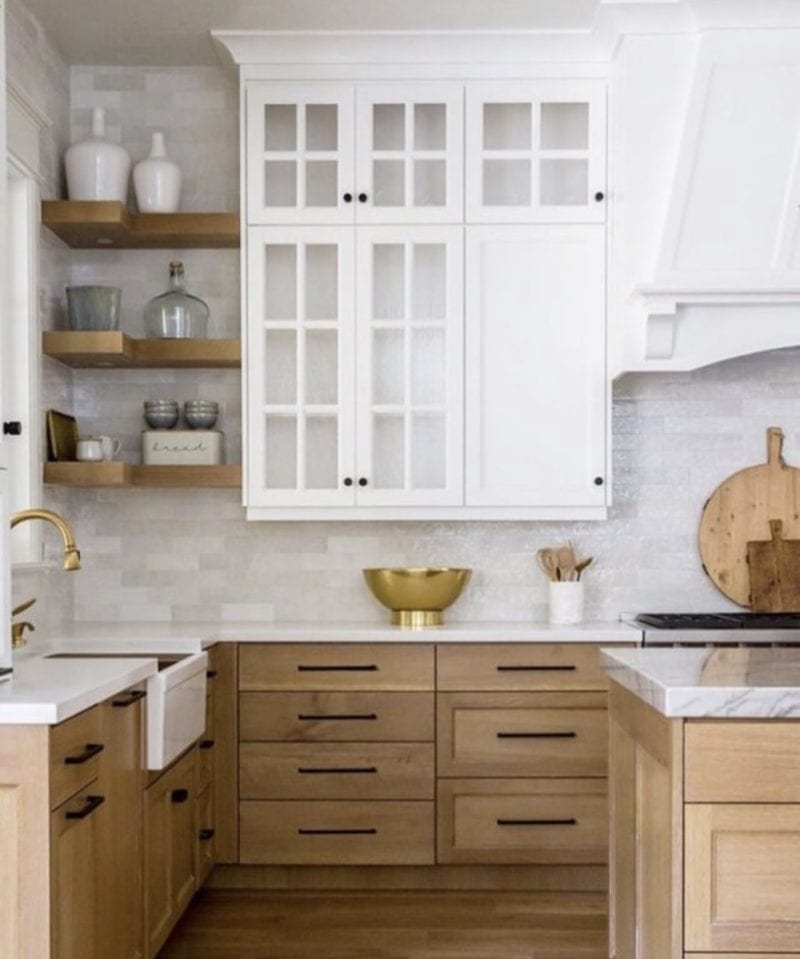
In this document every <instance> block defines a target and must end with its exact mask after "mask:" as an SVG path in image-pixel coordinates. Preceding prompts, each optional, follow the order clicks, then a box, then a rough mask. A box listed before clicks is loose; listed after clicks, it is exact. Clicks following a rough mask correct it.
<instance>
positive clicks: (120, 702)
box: [111, 689, 147, 709]
mask: <svg viewBox="0 0 800 959" xmlns="http://www.w3.org/2000/svg"><path fill="white" fill-rule="evenodd" d="M146 695H147V694H146V693H145V691H144V690H143V689H132V690H131V691H130V692H129V693H128V696H127V698H126V699H112V700H111V705H112V706H114V707H116V708H117V709H125V708H126V707H128V706H133V704H134V703H138V702H139V700H140V699H144V697H145V696H146Z"/></svg>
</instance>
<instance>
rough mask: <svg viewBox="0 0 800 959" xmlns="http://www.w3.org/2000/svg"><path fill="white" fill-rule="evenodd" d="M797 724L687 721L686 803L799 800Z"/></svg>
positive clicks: (799, 753) (799, 760)
mask: <svg viewBox="0 0 800 959" xmlns="http://www.w3.org/2000/svg"><path fill="white" fill-rule="evenodd" d="M797 732H798V727H797V723H796V722H781V721H780V720H772V719H771V720H769V721H768V722H747V721H743V720H742V721H740V720H730V719H724V720H720V721H719V722H709V721H706V722H687V723H686V726H685V733H684V735H685V744H686V745H685V776H686V787H685V788H686V792H685V797H686V801H687V802H761V803H770V802H776V803H781V802H800V737H799V736H798V734H797Z"/></svg>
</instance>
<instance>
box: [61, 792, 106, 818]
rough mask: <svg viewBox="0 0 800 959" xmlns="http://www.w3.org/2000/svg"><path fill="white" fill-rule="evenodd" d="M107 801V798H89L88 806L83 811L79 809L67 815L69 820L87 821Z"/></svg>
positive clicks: (87, 800) (87, 798)
mask: <svg viewBox="0 0 800 959" xmlns="http://www.w3.org/2000/svg"><path fill="white" fill-rule="evenodd" d="M105 801H106V797H105V796H87V797H86V804H85V805H84V807H83V808H82V809H77V810H76V811H75V812H68V813H67V814H66V818H67V819H86V817H87V816H91V814H92V813H93V812H94V811H95V809H97V807H98V806H102V805H103V803H104V802H105Z"/></svg>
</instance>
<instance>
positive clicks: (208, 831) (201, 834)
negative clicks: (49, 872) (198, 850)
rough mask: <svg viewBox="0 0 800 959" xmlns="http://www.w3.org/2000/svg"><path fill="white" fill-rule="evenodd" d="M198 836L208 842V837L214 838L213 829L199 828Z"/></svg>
mask: <svg viewBox="0 0 800 959" xmlns="http://www.w3.org/2000/svg"><path fill="white" fill-rule="evenodd" d="M198 836H199V837H200V838H201V839H202V840H203V842H208V840H209V839H213V838H214V830H213V829H201V830H200V832H199V833H198Z"/></svg>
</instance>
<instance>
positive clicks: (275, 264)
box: [264, 243, 297, 320]
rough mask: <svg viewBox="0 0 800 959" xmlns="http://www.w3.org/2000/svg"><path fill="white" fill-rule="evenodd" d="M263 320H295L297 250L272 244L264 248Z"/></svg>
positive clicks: (290, 246) (288, 246) (279, 244)
mask: <svg viewBox="0 0 800 959" xmlns="http://www.w3.org/2000/svg"><path fill="white" fill-rule="evenodd" d="M264 260H265V264H264V286H265V289H264V319H265V320H296V319H297V248H296V247H295V246H292V245H290V244H282V243H278V244H273V245H270V246H267V247H265V248H264Z"/></svg>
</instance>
